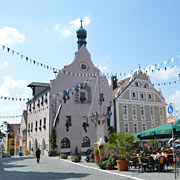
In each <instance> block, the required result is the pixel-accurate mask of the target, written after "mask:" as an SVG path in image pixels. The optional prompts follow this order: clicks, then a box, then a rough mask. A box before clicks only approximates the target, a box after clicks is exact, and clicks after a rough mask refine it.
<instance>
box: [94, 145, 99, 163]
mask: <svg viewBox="0 0 180 180" xmlns="http://www.w3.org/2000/svg"><path fill="white" fill-rule="evenodd" d="M98 160H99V149H98V148H96V149H94V161H95V163H96V164H97V163H98Z"/></svg>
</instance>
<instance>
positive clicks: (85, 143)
mask: <svg viewBox="0 0 180 180" xmlns="http://www.w3.org/2000/svg"><path fill="white" fill-rule="evenodd" d="M81 146H82V147H90V139H89V138H88V137H87V136H85V137H83V139H82V143H81Z"/></svg>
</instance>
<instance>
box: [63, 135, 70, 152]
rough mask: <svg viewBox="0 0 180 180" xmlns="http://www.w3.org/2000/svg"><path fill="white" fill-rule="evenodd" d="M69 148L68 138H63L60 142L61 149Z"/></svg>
mask: <svg viewBox="0 0 180 180" xmlns="http://www.w3.org/2000/svg"><path fill="white" fill-rule="evenodd" d="M65 148H70V141H69V139H68V138H66V137H64V138H63V139H62V141H61V149H65Z"/></svg>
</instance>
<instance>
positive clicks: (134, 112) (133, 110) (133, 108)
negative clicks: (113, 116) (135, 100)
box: [132, 105, 136, 115]
mask: <svg viewBox="0 0 180 180" xmlns="http://www.w3.org/2000/svg"><path fill="white" fill-rule="evenodd" d="M132 114H133V115H136V106H135V105H133V106H132Z"/></svg>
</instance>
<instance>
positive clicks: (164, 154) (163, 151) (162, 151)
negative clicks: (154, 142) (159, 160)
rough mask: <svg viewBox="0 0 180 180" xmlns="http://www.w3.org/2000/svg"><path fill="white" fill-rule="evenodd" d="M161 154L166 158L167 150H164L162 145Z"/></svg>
mask: <svg viewBox="0 0 180 180" xmlns="http://www.w3.org/2000/svg"><path fill="white" fill-rule="evenodd" d="M161 155H162V156H164V157H165V158H167V152H166V151H165V149H164V148H163V147H162V148H161Z"/></svg>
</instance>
